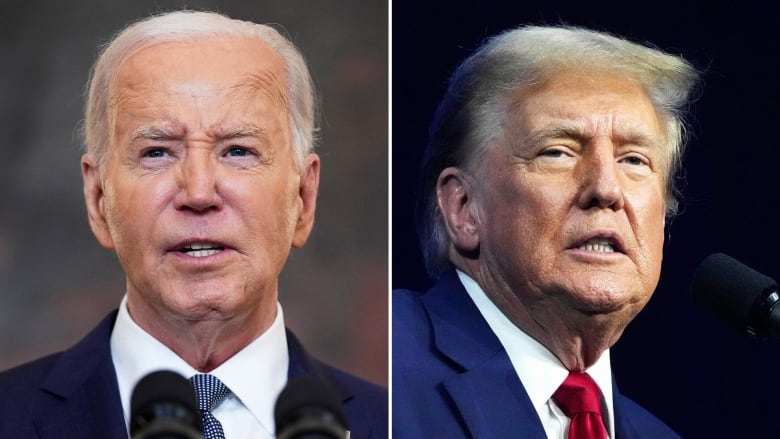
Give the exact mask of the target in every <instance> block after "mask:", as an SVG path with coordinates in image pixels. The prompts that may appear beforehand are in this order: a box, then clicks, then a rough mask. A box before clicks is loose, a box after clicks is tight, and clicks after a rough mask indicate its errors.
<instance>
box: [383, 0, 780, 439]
mask: <svg viewBox="0 0 780 439" xmlns="http://www.w3.org/2000/svg"><path fill="white" fill-rule="evenodd" d="M392 8H393V39H392V42H393V46H392V48H393V51H392V58H393V62H392V66H393V88H392V90H393V93H392V99H393V108H392V114H393V128H392V136H393V137H392V139H393V147H392V165H393V166H392V205H393V209H392V229H393V231H392V237H393V242H392V250H393V258H392V263H393V275H392V286H393V287H394V288H400V287H403V288H413V289H426V288H427V287H428V286H429V285H430V281H429V280H428V279H427V278H426V276H425V273H424V271H423V268H422V262H421V259H420V256H419V252H418V248H417V242H416V237H415V232H414V227H413V215H414V207H413V200H414V197H415V196H417V194H416V193H415V190H416V174H417V166H418V161H419V159H420V156H421V154H422V151H423V149H424V146H425V144H426V140H427V127H428V124H429V123H430V120H431V117H432V114H433V112H434V110H435V108H436V106H437V104H438V101H439V100H440V99H441V97H442V95H443V93H444V89H445V85H446V80H447V78H448V77H449V75H450V74H451V73H452V71H453V69H454V67H455V66H456V64H457V63H458V62H460V61H462V60H463V59H464V58H465V57H466V56H467V55H468V54H470V53H471V52H472V51H473V50H474V49H476V48H477V47H478V46H479V45H480V43H481V42H482V41H483V40H484V39H485V38H486V37H489V36H491V35H494V34H496V33H498V32H500V31H502V30H505V29H508V28H512V27H515V26H517V25H520V24H561V23H566V24H571V25H580V26H586V27H592V28H596V29H600V30H606V31H610V32H613V33H617V34H619V35H622V36H625V37H628V38H630V39H632V40H635V41H640V42H651V43H652V44H654V45H656V46H658V47H660V48H661V49H664V50H666V51H669V52H672V53H677V54H682V55H683V56H684V57H685V58H687V59H688V60H690V61H691V62H693V63H694V64H695V65H696V66H697V67H698V68H699V69H700V70H703V71H705V74H704V82H705V84H704V88H703V94H702V95H701V97H700V98H699V99H698V101H697V103H696V104H695V107H694V114H693V118H692V119H691V127H692V130H693V134H694V136H693V139H692V141H691V142H690V143H689V147H688V151H687V154H686V157H685V168H686V170H687V173H686V177H685V183H684V185H683V192H684V198H685V199H684V203H683V204H682V209H681V212H682V213H681V214H680V215H679V216H678V217H677V218H676V219H675V220H674V221H673V223H672V224H671V226H670V227H669V228H668V235H667V242H666V249H665V257H664V264H663V272H662V277H661V282H660V284H659V286H658V289H657V290H656V292H655V295H654V297H653V299H652V300H651V301H650V303H649V305H648V306H647V307H646V308H645V310H644V311H643V313H642V314H640V315H639V317H638V318H637V319H636V320H635V321H634V322H633V323H632V324H631V325H629V327H628V329H627V330H626V332H625V333H624V335H623V337H622V339H621V340H620V341H619V342H618V344H617V345H616V346H615V347H614V348H613V349H612V358H613V369H614V371H615V374H616V378H617V383H618V385H619V387H620V389H621V391H622V392H623V393H625V394H627V395H628V396H629V397H632V398H633V399H635V400H637V401H638V402H640V403H641V404H642V405H644V406H645V407H646V408H648V409H650V410H651V411H652V412H654V413H656V414H657V415H658V416H660V417H661V418H662V419H664V420H665V421H667V423H668V424H669V425H670V426H672V427H673V428H674V429H675V430H677V431H678V432H679V433H680V434H682V435H683V436H684V437H688V438H760V437H779V436H780V433H777V431H776V430H777V429H776V428H775V427H774V425H775V422H776V420H777V415H776V413H779V412H780V402H778V401H780V398H778V396H780V380H778V379H776V378H775V377H774V373H775V372H777V371H780V343H778V342H776V341H770V340H760V339H752V338H748V337H747V336H743V335H741V334H737V333H736V332H731V331H730V330H729V329H727V328H725V327H724V325H722V324H721V323H720V322H719V321H718V320H716V319H715V318H713V317H710V315H708V314H706V313H705V312H703V311H700V310H699V308H698V307H697V306H695V305H694V304H693V302H692V300H691V297H690V292H689V283H690V277H691V275H692V274H693V272H694V270H695V268H696V266H697V265H698V263H699V262H700V260H701V259H703V258H704V257H705V256H706V255H708V254H710V253H712V252H716V251H720V252H725V253H727V254H730V255H731V256H733V257H735V258H737V259H740V260H741V261H743V262H744V263H746V264H747V265H749V266H751V267H753V268H754V269H756V270H758V271H761V272H763V273H765V274H767V275H769V276H771V277H774V278H776V279H780V263H778V261H777V258H776V256H775V249H776V248H778V247H780V227H778V221H779V219H780V209H778V202H780V190H779V189H780V185H779V184H778V182H777V178H778V175H780V167H779V166H778V164H779V163H780V139H778V137H779V136H778V121H777V120H778V118H779V117H780V107H778V101H779V99H778V98H780V81H779V80H778V79H780V75H779V74H778V70H777V68H776V67H775V65H776V61H773V60H774V59H775V57H776V55H777V53H778V52H779V51H780V38H778V37H777V34H776V32H777V29H778V27H780V6H774V4H773V3H771V2H763V1H757V0H744V1H740V2H705V1H700V2H692V1H669V0H660V1H654V2H629V1H619V2H618V1H595V2H594V1H574V0H570V1H553V0H545V1H540V0H525V1H522V2H518V1H486V0H482V1H479V2H476V1H475V2H470V1H456V2H451V1H447V2H435V1H434V2H424V3H423V2H412V1H409V0H404V1H401V0H395V1H393V4H392Z"/></svg>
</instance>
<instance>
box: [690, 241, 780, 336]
mask: <svg viewBox="0 0 780 439" xmlns="http://www.w3.org/2000/svg"><path fill="white" fill-rule="evenodd" d="M776 285H777V282H775V281H774V280H773V279H771V278H769V277H767V276H765V275H763V274H761V273H759V272H757V271H755V270H753V269H752V268H750V267H748V266H746V265H744V264H743V263H741V262H739V261H738V260H736V259H734V258H732V257H730V256H728V255H725V254H723V253H715V254H712V255H709V256H707V257H706V258H705V259H704V260H703V261H702V262H701V263H700V264H699V266H698V268H697V269H696V272H695V273H694V275H693V280H692V282H691V291H692V293H693V299H694V301H695V302H696V303H697V304H699V305H700V306H702V307H703V308H705V309H706V310H708V311H710V312H712V313H713V314H715V315H716V316H718V317H720V318H721V319H723V320H724V321H725V322H726V324H728V325H729V326H731V327H732V328H734V329H736V330H738V331H740V332H744V331H745V330H747V331H748V332H750V333H756V332H755V329H756V328H755V326H756V322H755V321H754V320H755V317H756V310H757V308H760V307H761V306H762V303H763V301H764V300H765V299H766V298H767V295H768V294H770V293H771V292H772V291H774V290H775V289H776ZM767 312H768V311H767ZM759 326H761V325H759ZM765 330H766V328H759V332H765ZM757 335H765V334H762V333H757Z"/></svg>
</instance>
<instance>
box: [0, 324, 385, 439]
mask: <svg viewBox="0 0 780 439" xmlns="http://www.w3.org/2000/svg"><path fill="white" fill-rule="evenodd" d="M115 319H116V312H114V313H112V314H111V315H109V316H108V317H106V318H105V319H104V320H103V321H102V322H101V323H100V324H99V325H98V326H97V328H95V329H94V330H93V331H92V332H90V333H89V334H88V335H87V336H86V337H85V338H84V339H83V340H81V341H80V342H79V343H78V344H76V345H75V346H73V347H72V348H70V349H68V350H66V351H64V352H62V353H58V354H54V355H50V356H48V357H45V358H42V359H39V360H36V361H34V362H31V363H28V364H25V365H22V366H19V367H16V368H13V369H10V370H8V371H6V372H3V373H1V374H0V438H14V439H28V438H30V439H31V438H39V439H45V438H48V439H54V438H57V439H62V438H73V439H90V438H95V439H127V437H128V433H127V429H126V427H125V420H124V416H123V412H122V404H121V402H120V399H119V388H118V386H117V379H116V372H115V371H114V364H113V362H112V360H111V348H110V341H109V340H110V337H111V330H112V328H113V327H114V320H115ZM287 344H288V350H289V354H290V366H289V372H288V377H289V378H291V379H292V378H299V377H303V376H316V377H318V378H321V379H323V380H325V381H327V382H329V383H330V384H332V385H333V386H334V387H335V388H336V389H338V391H339V392H340V393H341V395H342V400H343V403H344V410H345V414H346V416H347V422H348V424H349V425H348V427H349V429H350V430H351V432H352V438H354V439H362V438H382V439H384V438H386V437H387V426H388V425H387V391H386V390H385V389H383V388H381V387H379V386H376V385H374V384H371V383H368V382H366V381H363V380H361V379H359V378H356V377H353V376H351V375H349V374H347V373H345V372H342V371H339V370H337V369H335V368H332V367H330V366H328V365H325V364H324V363H321V362H319V361H317V360H316V359H314V358H312V357H311V356H309V355H308V354H307V353H306V351H304V349H303V347H302V346H301V345H300V343H299V342H298V340H297V339H296V338H295V336H294V335H293V334H292V333H290V332H289V331H288V333H287Z"/></svg>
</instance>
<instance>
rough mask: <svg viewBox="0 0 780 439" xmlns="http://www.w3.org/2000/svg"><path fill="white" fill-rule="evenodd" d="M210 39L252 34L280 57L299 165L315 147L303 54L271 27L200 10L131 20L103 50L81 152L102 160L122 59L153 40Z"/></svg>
mask: <svg viewBox="0 0 780 439" xmlns="http://www.w3.org/2000/svg"><path fill="white" fill-rule="evenodd" d="M212 37H249V38H257V39H259V40H260V41H262V42H264V43H266V44H268V45H269V46H270V47H271V48H272V49H273V50H275V51H276V52H277V53H278V54H279V56H280V57H281V58H282V60H283V62H284V64H285V74H286V78H285V79H286V86H287V99H288V102H287V106H288V113H289V124H290V130H291V133H292V142H293V148H294V150H295V151H294V152H295V160H296V163H297V164H298V166H302V164H303V161H304V158H305V156H306V154H307V153H308V152H310V151H312V150H313V149H314V142H315V139H314V135H315V123H314V119H315V116H316V109H315V96H314V86H313V84H312V79H311V75H310V74H309V70H308V68H307V67H306V62H305V61H304V59H303V56H302V55H301V53H300V52H299V51H298V50H297V49H296V48H295V46H293V44H292V43H291V42H290V41H289V40H288V39H287V38H285V37H283V36H282V35H281V34H280V33H279V32H277V31H276V30H275V29H274V28H272V27H270V26H267V25H262V24H257V23H252V22H249V21H241V20H235V19H232V18H229V17H227V16H224V15H221V14H218V13H215V12H199V11H176V12H168V13H163V14H160V15H155V16H152V17H149V18H146V19H143V20H140V21H138V22H135V23H132V24H130V25H129V26H127V27H126V28H125V29H123V30H122V31H120V32H119V33H118V34H117V35H116V36H115V37H114V38H113V39H112V40H111V41H110V42H109V43H108V44H107V45H105V46H104V47H103V48H102V50H101V52H100V55H99V56H98V58H97V61H95V64H94V66H93V67H92V71H91V74H90V78H89V81H88V82H87V98H86V109H85V117H84V127H83V131H84V143H85V146H86V150H87V152H89V153H91V154H93V155H94V156H95V157H96V159H97V161H98V163H103V160H104V156H105V153H106V151H107V148H108V144H109V139H110V135H109V132H110V130H111V127H110V126H109V123H110V120H109V107H110V105H111V100H112V96H111V89H112V85H113V82H114V81H115V80H116V77H117V74H118V69H119V66H120V65H121V63H122V62H123V61H124V60H125V59H127V58H129V57H130V56H132V55H133V54H135V53H137V52H138V51H140V50H142V49H144V48H147V47H150V46H153V45H156V44H160V43H167V42H178V41H193V40H197V39H202V38H212Z"/></svg>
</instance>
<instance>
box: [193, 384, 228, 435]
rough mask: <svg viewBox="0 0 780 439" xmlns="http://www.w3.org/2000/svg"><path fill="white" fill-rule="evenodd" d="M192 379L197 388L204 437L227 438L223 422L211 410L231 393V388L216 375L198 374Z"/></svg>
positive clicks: (196, 396) (196, 395)
mask: <svg viewBox="0 0 780 439" xmlns="http://www.w3.org/2000/svg"><path fill="white" fill-rule="evenodd" d="M190 381H191V382H192V387H193V388H194V389H195V398H196V399H197V400H198V410H200V415H201V423H202V425H203V438H204V439H225V433H224V431H223V430H222V424H220V423H219V421H218V420H217V418H215V417H214V415H213V414H211V410H213V409H214V407H216V406H217V405H219V403H220V402H222V401H224V399H225V398H227V396H228V395H230V389H228V388H227V386H226V385H225V384H223V383H222V381H220V380H219V378H217V377H215V376H214V375H208V374H198V375H194V376H193V377H192V378H190Z"/></svg>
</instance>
